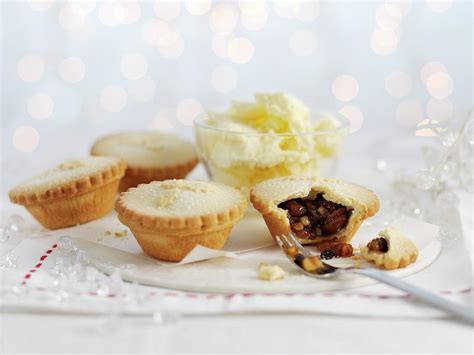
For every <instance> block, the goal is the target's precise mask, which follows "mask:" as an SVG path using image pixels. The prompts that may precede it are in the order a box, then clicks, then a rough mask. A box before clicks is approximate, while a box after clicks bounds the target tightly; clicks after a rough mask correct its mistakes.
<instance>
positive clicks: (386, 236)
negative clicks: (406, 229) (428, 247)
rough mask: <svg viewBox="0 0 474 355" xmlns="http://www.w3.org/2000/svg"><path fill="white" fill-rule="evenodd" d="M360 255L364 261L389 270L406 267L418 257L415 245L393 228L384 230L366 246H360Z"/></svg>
mask: <svg viewBox="0 0 474 355" xmlns="http://www.w3.org/2000/svg"><path fill="white" fill-rule="evenodd" d="M360 253H361V256H362V257H363V258H364V259H366V260H368V261H373V262H374V263H375V265H377V266H379V267H383V268H385V269H389V270H391V269H398V268H403V267H406V266H408V265H410V264H412V263H414V262H415V261H416V259H417V257H418V249H417V248H416V246H415V244H414V243H413V242H412V241H411V240H410V239H408V237H406V236H405V235H404V234H402V233H401V232H400V231H399V230H398V229H395V228H389V229H386V230H384V231H382V232H380V233H379V236H378V237H377V238H375V239H372V240H371V241H370V242H368V243H367V245H361V246H360Z"/></svg>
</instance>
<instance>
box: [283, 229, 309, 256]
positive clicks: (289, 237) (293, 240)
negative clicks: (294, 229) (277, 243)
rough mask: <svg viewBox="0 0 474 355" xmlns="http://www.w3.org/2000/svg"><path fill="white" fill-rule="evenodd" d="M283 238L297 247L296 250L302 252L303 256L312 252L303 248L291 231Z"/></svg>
mask: <svg viewBox="0 0 474 355" xmlns="http://www.w3.org/2000/svg"><path fill="white" fill-rule="evenodd" d="M284 239H285V241H286V242H287V243H288V244H289V245H290V246H292V247H296V249H298V251H299V252H300V253H301V254H303V255H304V256H311V255H312V254H311V253H310V252H309V251H308V250H307V249H305V248H304V247H303V246H302V245H301V244H300V242H298V240H297V239H296V238H295V236H294V235H293V233H289V234H287V235H285V236H284Z"/></svg>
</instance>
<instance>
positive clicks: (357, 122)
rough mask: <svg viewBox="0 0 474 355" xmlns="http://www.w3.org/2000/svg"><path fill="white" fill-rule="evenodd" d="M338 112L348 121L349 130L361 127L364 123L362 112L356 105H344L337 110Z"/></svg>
mask: <svg viewBox="0 0 474 355" xmlns="http://www.w3.org/2000/svg"><path fill="white" fill-rule="evenodd" d="M339 114H341V115H342V116H344V117H345V118H346V119H347V120H348V121H349V124H350V126H349V132H350V133H354V132H357V131H358V130H360V129H361V128H362V125H363V124H364V114H363V113H362V111H361V110H360V108H358V107H357V106H344V107H343V108H341V109H340V110H339Z"/></svg>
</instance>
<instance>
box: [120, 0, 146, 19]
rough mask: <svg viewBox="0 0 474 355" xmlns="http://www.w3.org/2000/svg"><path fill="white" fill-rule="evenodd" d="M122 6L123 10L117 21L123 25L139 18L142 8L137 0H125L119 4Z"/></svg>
mask: <svg viewBox="0 0 474 355" xmlns="http://www.w3.org/2000/svg"><path fill="white" fill-rule="evenodd" d="M120 5H121V6H122V8H123V12H122V14H121V16H120V17H119V21H120V23H121V24H124V25H131V24H132V23H135V22H138V20H140V17H141V14H142V9H141V7H140V3H139V1H138V0H127V1H123V2H121V4H120Z"/></svg>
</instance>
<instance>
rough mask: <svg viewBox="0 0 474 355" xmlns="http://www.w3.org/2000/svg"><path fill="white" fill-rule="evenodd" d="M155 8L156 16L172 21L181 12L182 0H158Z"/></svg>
mask: <svg viewBox="0 0 474 355" xmlns="http://www.w3.org/2000/svg"><path fill="white" fill-rule="evenodd" d="M153 9H154V11H155V15H156V17H158V18H159V19H162V20H165V21H171V20H174V19H175V18H177V17H178V16H179V14H180V13H181V1H163V0H156V1H155V5H154V7H153Z"/></svg>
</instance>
